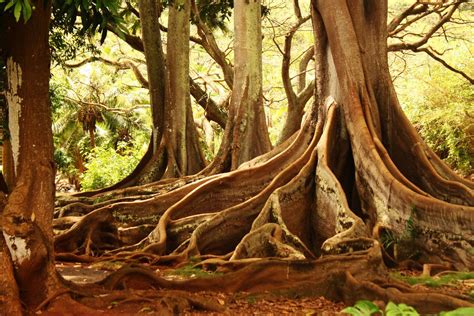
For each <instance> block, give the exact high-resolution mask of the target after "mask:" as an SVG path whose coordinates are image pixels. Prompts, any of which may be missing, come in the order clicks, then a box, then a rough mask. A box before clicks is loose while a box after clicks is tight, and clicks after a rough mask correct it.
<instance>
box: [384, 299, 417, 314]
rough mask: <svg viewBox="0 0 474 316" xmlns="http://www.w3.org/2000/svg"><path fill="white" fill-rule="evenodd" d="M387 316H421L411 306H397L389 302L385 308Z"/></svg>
mask: <svg viewBox="0 0 474 316" xmlns="http://www.w3.org/2000/svg"><path fill="white" fill-rule="evenodd" d="M385 315H386V316H419V315H420V314H418V312H417V311H416V310H415V309H414V308H413V307H411V306H408V305H406V304H399V305H397V304H395V303H392V302H388V304H387V306H386V307H385Z"/></svg>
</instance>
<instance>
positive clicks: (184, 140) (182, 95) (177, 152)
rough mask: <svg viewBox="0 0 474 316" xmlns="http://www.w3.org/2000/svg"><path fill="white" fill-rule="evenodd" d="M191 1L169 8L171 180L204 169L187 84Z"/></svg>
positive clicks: (173, 4)
mask: <svg viewBox="0 0 474 316" xmlns="http://www.w3.org/2000/svg"><path fill="white" fill-rule="evenodd" d="M190 17H191V1H190V0H179V1H174V2H173V3H172V4H170V7H169V16H168V38H169V39H172V41H168V45H167V65H168V67H167V70H168V84H169V86H168V90H167V91H168V94H167V102H168V103H167V105H168V111H167V114H168V117H167V123H168V125H167V137H168V144H169V149H168V151H169V153H168V170H167V174H168V175H169V176H171V177H175V176H180V175H189V174H195V173H197V172H199V171H200V170H201V169H202V168H203V167H204V166H205V163H204V161H205V159H204V156H203V154H202V152H201V149H200V146H199V141H198V134H197V130H196V126H195V124H194V119H193V114H192V109H191V94H190V82H189V34H190Z"/></svg>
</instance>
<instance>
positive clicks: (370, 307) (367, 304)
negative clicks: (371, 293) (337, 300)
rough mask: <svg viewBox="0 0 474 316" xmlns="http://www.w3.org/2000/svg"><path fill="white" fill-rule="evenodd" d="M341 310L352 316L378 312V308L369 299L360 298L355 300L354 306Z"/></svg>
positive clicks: (365, 315)
mask: <svg viewBox="0 0 474 316" xmlns="http://www.w3.org/2000/svg"><path fill="white" fill-rule="evenodd" d="M342 312H343V313H347V314H349V315H352V316H370V315H373V314H375V313H378V312H380V309H379V308H378V306H377V305H375V304H374V303H372V302H371V301H366V300H361V301H357V302H356V303H355V304H354V306H349V307H346V308H344V309H343V310H342Z"/></svg>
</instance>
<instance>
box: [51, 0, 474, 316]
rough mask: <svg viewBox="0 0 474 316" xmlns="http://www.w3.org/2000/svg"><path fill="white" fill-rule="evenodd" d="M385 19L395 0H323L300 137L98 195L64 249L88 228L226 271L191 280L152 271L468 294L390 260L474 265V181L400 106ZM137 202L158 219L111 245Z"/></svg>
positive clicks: (333, 290) (392, 295) (65, 237)
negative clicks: (410, 278)
mask: <svg viewBox="0 0 474 316" xmlns="http://www.w3.org/2000/svg"><path fill="white" fill-rule="evenodd" d="M236 5H237V6H238V5H239V4H238V3H236ZM237 15H238V14H237ZM386 19H387V2H386V1H379V0H360V1H356V2H354V1H350V2H349V1H344V0H336V1H313V2H312V21H313V28H314V34H315V43H316V44H315V48H314V51H315V63H316V68H317V69H316V82H315V100H316V101H315V102H314V103H313V106H312V110H311V112H310V113H308V117H307V119H306V121H305V124H304V125H303V127H302V128H301V130H300V132H299V134H298V136H297V137H296V138H295V139H294V140H292V141H291V142H286V143H283V144H282V145H281V146H278V147H276V148H275V149H274V150H273V151H270V152H269V153H267V154H265V155H263V156H259V157H257V158H256V159H254V160H252V161H250V163H248V164H244V165H242V166H241V167H240V168H239V169H237V170H235V171H232V172H229V173H225V174H217V175H213V176H208V177H205V178H202V179H199V180H197V181H193V182H192V183H186V182H185V181H182V180H181V181H180V182H179V181H176V182H161V183H160V184H159V185H157V186H155V189H156V188H159V190H164V191H165V192H166V193H156V194H154V195H152V196H151V198H149V197H150V196H147V198H148V199H146V200H142V201H140V202H137V201H135V202H133V203H129V202H119V201H118V200H111V201H109V202H108V203H106V204H103V205H101V206H102V207H99V208H97V209H95V210H94V211H92V212H90V210H91V209H90V208H89V209H88V210H87V211H88V212H90V213H88V214H87V215H85V216H84V217H83V218H82V220H81V221H80V222H79V223H77V224H76V225H74V226H73V227H71V228H70V229H67V230H65V231H64V233H62V234H61V235H60V236H58V237H57V239H56V240H55V247H56V249H58V250H60V251H72V250H73V249H80V250H81V253H85V254H90V252H89V251H88V247H84V242H83V241H84V239H85V240H86V243H88V244H90V243H93V244H94V249H96V253H97V251H98V252H101V251H102V253H103V256H104V257H105V258H106V257H107V256H109V255H110V256H111V258H117V256H118V257H122V258H129V259H130V258H132V256H133V258H137V256H138V257H140V256H142V257H141V258H142V259H145V258H148V257H147V256H152V257H153V256H156V255H158V257H153V258H158V260H159V261H160V262H167V263H170V262H171V263H182V262H186V261H189V260H191V258H194V259H196V258H198V259H201V260H202V262H200V266H202V267H203V268H207V269H211V270H212V269H217V268H220V269H221V270H223V271H226V272H228V273H227V274H225V275H224V276H218V277H215V278H212V279H207V280H200V279H197V280H189V281H186V282H172V281H171V282H170V281H166V280H162V279H160V278H159V277H156V276H154V277H150V278H149V282H150V283H151V284H159V285H160V286H162V287H170V288H185V289H188V290H191V289H192V290H203V289H213V290H227V291H238V290H242V291H258V290H260V291H261V290H264V289H272V290H282V289H288V288H293V289H302V288H304V289H308V288H311V292H312V293H313V294H315V295H325V296H327V297H330V298H332V299H338V300H344V301H345V302H346V303H350V304H352V303H353V302H354V301H355V300H356V299H358V298H360V297H365V298H368V299H383V300H393V301H403V302H405V303H407V304H410V305H413V306H415V307H416V308H417V309H418V310H419V311H421V312H424V313H430V312H437V311H439V310H442V309H449V308H453V307H455V306H470V303H468V302H466V301H463V300H459V299H457V298H453V297H449V296H445V295H441V294H437V293H424V294H422V295H417V294H414V293H411V292H410V291H411V290H409V289H408V288H406V287H404V286H402V285H400V284H398V285H397V284H396V282H395V283H394V281H393V280H390V278H389V277H388V274H387V270H386V268H385V265H384V263H383V262H384V261H385V262H386V263H387V264H392V265H393V264H400V263H403V262H404V261H406V260H412V261H416V262H418V263H420V264H427V266H426V267H428V268H429V266H430V264H432V263H436V264H446V265H447V266H450V267H451V268H454V269H472V267H473V257H472V246H471V245H472V227H473V220H474V217H473V215H472V214H473V211H474V209H473V205H474V197H473V187H474V185H473V184H472V182H469V181H468V180H465V179H462V178H460V177H459V176H457V175H456V174H455V173H454V172H452V171H451V170H450V169H449V168H448V167H447V166H446V165H445V164H444V163H443V162H442V161H441V160H440V159H439V158H438V157H437V156H436V155H434V154H433V152H432V151H431V150H430V149H429V148H428V147H427V146H426V144H425V143H424V142H423V141H422V140H421V138H420V137H419V136H418V135H417V134H416V131H415V130H414V128H413V126H411V125H410V123H409V121H408V120H407V119H406V117H405V116H404V114H403V112H402V111H401V108H400V106H399V104H398V100H397V97H396V94H395V91H394V88H393V85H392V81H391V78H390V74H389V71H388V62H387V41H386V38H387V28H386V27H385V24H386ZM248 20H249V21H250V20H251V19H248ZM252 57H253V58H255V56H252ZM236 65H237V62H236ZM246 81H247V83H245V82H246ZM237 82H238V79H237V76H236V78H235V83H234V85H237V86H238V84H237ZM249 82H250V80H249V79H246V80H244V83H245V84H244V85H243V87H244V91H245V89H247V88H248V89H249V91H250V85H248V84H249ZM247 85H248V86H247ZM233 102H235V100H234V101H233ZM157 190H158V189H157ZM120 194H124V192H123V191H122V192H120ZM118 196H120V195H118ZM97 197H99V196H95V197H93V199H94V198H97ZM82 202H83V203H90V202H88V201H87V200H83V201H82ZM143 210H146V211H145V212H144V211H143ZM72 211H76V212H77V211H78V209H77V208H76V209H73V208H72V207H70V206H65V207H64V208H63V209H62V210H61V212H62V214H68V213H69V214H70V212H72ZM132 214H133V216H134V217H133V218H132V219H131V221H130V222H129V223H128V224H129V225H139V223H140V222H141V220H143V218H146V219H147V220H148V221H153V219H152V218H154V219H155V220H154V223H156V226H154V228H153V227H151V228H150V227H149V226H148V229H147V230H146V231H144V230H138V229H136V230H134V233H130V234H129V235H127V236H126V238H125V237H124V236H123V235H122V236H120V235H116V237H115V238H116V242H117V243H122V244H123V245H124V247H122V248H119V249H118V250H115V251H114V252H113V253H112V254H110V253H107V252H106V248H105V247H104V245H101V242H100V240H101V239H100V236H103V234H104V231H103V230H101V229H98V227H101V225H107V227H108V229H107V231H111V228H110V227H114V222H115V223H118V218H120V217H123V216H131V215H132ZM91 222H95V223H97V224H96V225H95V226H94V227H89V226H87V223H91ZM137 227H141V228H144V227H143V226H137ZM84 236H95V237H93V238H88V237H86V238H84ZM94 240H95V241H98V242H95V243H94ZM101 249H102V250H101ZM134 250H139V251H140V254H137V253H135V254H132V255H131V254H130V252H129V251H134ZM143 252H144V253H145V254H143ZM257 258H258V259H257ZM266 258H268V259H266ZM275 258H278V259H275ZM315 259H316V260H315ZM137 274H138V275H149V274H148V272H147V270H143V269H129V268H128V267H125V268H123V269H121V270H119V271H117V272H116V273H115V274H113V275H112V276H111V277H110V280H111V283H110V284H112V285H116V284H119V283H120V280H124V279H126V278H127V277H133V276H135V275H137ZM394 288H396V289H397V290H395V289H394ZM427 302H429V304H427Z"/></svg>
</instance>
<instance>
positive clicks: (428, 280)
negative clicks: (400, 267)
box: [392, 272, 474, 287]
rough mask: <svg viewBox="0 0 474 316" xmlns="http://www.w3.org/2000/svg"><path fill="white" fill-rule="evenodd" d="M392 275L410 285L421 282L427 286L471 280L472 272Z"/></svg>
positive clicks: (472, 277)
mask: <svg viewBox="0 0 474 316" xmlns="http://www.w3.org/2000/svg"><path fill="white" fill-rule="evenodd" d="M392 276H393V277H395V278H397V279H399V280H401V281H403V282H406V283H408V284H410V285H415V284H422V285H425V286H429V287H440V286H443V285H448V284H451V285H454V284H456V283H458V282H459V281H461V280H472V279H474V272H452V273H447V274H443V275H441V276H439V277H428V276H405V275H401V274H400V273H393V274H392Z"/></svg>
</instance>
